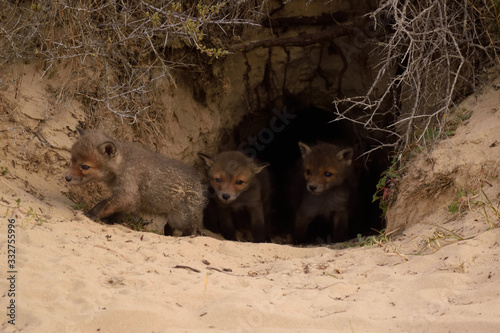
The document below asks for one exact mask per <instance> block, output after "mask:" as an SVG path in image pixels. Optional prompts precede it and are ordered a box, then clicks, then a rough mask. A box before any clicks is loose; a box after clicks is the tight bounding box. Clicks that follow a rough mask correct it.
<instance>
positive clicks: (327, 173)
mask: <svg viewBox="0 0 500 333" xmlns="http://www.w3.org/2000/svg"><path fill="white" fill-rule="evenodd" d="M331 176H333V174H332V173H331V172H328V171H325V177H327V178H330V177H331Z"/></svg>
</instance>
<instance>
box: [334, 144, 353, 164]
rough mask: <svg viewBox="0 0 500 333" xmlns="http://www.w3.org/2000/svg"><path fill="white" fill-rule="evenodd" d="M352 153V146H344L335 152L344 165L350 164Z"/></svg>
mask: <svg viewBox="0 0 500 333" xmlns="http://www.w3.org/2000/svg"><path fill="white" fill-rule="evenodd" d="M353 154H354V153H353V150H352V148H346V149H343V150H341V151H339V152H338V153H337V158H338V159H339V160H340V161H341V162H342V163H344V164H345V165H351V163H352V155H353Z"/></svg>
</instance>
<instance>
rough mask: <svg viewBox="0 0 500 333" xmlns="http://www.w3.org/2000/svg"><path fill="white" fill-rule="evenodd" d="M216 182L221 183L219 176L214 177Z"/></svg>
mask: <svg viewBox="0 0 500 333" xmlns="http://www.w3.org/2000/svg"><path fill="white" fill-rule="evenodd" d="M214 180H215V182H216V183H222V179H221V178H215V179H214Z"/></svg>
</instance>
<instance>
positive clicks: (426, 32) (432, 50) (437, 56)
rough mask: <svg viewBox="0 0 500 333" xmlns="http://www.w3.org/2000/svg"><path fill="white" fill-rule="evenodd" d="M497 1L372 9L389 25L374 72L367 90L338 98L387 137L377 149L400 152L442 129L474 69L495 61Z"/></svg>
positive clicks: (499, 20) (347, 113)
mask: <svg viewBox="0 0 500 333" xmlns="http://www.w3.org/2000/svg"><path fill="white" fill-rule="evenodd" d="M499 9H500V7H499V6H498V2H497V1H495V0H453V1H433V0H419V1H409V0H404V1H401V0H386V1H383V2H382V3H381V5H380V7H379V8H378V9H377V10H376V11H374V12H373V13H372V14H371V16H372V18H373V20H374V21H375V23H376V24H377V26H380V25H382V26H385V27H386V28H387V29H388V30H389V31H391V33H390V34H388V35H387V36H386V39H385V40H384V41H383V42H379V45H378V51H379V52H380V55H381V62H380V64H379V66H378V70H377V76H376V78H375V80H374V81H373V83H372V85H371V87H370V89H369V90H368V92H367V93H366V94H365V95H364V96H357V97H351V98H343V99H340V100H336V101H335V102H334V104H335V107H336V114H337V116H338V119H339V120H342V119H347V120H350V121H352V122H355V123H357V124H359V125H362V126H363V127H364V128H366V129H367V130H369V131H373V132H376V133H378V137H379V138H380V137H385V139H383V140H381V141H382V142H381V144H380V145H378V146H377V147H375V148H374V149H379V148H382V147H392V148H393V149H394V150H395V151H397V152H398V153H399V154H400V153H402V152H403V151H405V150H406V149H407V148H409V146H410V145H413V144H424V145H425V144H426V142H425V141H426V140H427V139H428V138H429V137H432V138H435V137H436V136H437V135H440V134H442V133H443V126H444V124H445V118H446V115H447V114H448V113H449V112H450V109H451V108H453V106H454V103H455V102H456V101H457V100H458V99H460V97H462V96H463V95H464V94H465V93H467V92H468V91H470V90H471V89H473V87H474V84H475V83H476V82H475V81H476V76H475V75H476V74H477V73H478V72H479V71H481V70H482V69H483V68H484V67H485V66H488V65H491V64H495V63H496V64H498V53H499V51H500V47H499V43H498V42H499V40H500V13H499V12H498V10H499ZM355 110H357V111H356V112H355ZM359 110H362V112H361V114H360V112H359ZM388 116H389V117H392V119H391V121H390V125H389V126H387V122H384V119H387V117H388ZM430 132H432V135H430Z"/></svg>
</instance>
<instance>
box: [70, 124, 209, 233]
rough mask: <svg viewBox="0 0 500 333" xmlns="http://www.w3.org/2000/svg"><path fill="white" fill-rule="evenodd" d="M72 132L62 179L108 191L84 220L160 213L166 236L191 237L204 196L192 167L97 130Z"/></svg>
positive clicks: (197, 221) (201, 186) (200, 215)
mask: <svg viewBox="0 0 500 333" xmlns="http://www.w3.org/2000/svg"><path fill="white" fill-rule="evenodd" d="M78 131H79V133H80V138H79V139H78V141H77V142H76V143H75V144H74V145H73V147H72V148H71V165H70V167H69V168H68V171H67V173H66V176H65V179H66V181H67V182H68V184H70V185H82V184H86V183H89V182H93V181H102V182H103V183H104V184H106V185H107V187H108V188H109V189H110V190H111V192H112V196H111V197H110V198H107V199H105V200H103V201H101V202H99V203H98V204H97V205H96V206H95V207H94V208H92V209H91V210H90V211H88V212H87V214H86V215H87V216H88V217H89V218H92V219H103V220H116V219H118V218H120V217H122V216H123V215H125V214H128V213H137V214H141V213H145V214H154V215H162V216H165V217H166V218H167V225H165V233H166V234H169V233H171V232H172V231H173V229H177V230H180V231H182V235H191V234H193V233H195V232H196V231H197V230H198V229H199V228H200V227H201V224H202V221H203V208H204V207H205V205H206V198H205V196H204V195H203V192H204V191H203V190H204V189H203V185H202V180H201V177H200V176H199V175H198V174H197V172H196V171H195V170H194V169H193V168H191V167H190V166H188V165H186V164H184V163H183V162H181V161H177V160H173V159H170V158H167V157H164V156H162V155H160V154H157V153H154V152H152V151H150V150H147V149H144V148H142V147H141V146H139V145H137V144H134V143H125V142H120V141H118V140H115V139H113V138H110V137H109V136H107V135H105V134H103V133H101V132H84V131H83V130H81V129H78Z"/></svg>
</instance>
